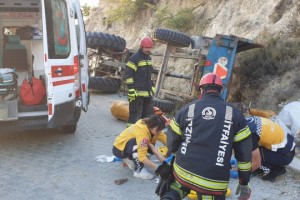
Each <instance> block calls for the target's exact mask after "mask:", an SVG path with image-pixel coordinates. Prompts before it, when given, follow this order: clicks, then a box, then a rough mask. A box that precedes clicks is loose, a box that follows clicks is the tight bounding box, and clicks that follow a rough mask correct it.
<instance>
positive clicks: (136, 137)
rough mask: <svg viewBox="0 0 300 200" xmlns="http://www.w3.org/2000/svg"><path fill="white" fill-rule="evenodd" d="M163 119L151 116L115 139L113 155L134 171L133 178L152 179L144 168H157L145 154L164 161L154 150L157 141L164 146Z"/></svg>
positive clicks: (165, 140)
mask: <svg viewBox="0 0 300 200" xmlns="http://www.w3.org/2000/svg"><path fill="white" fill-rule="evenodd" d="M164 128H165V119H164V117H163V116H160V115H152V116H151V117H150V118H145V119H140V120H138V121H137V122H136V123H135V124H133V125H132V126H130V127H127V128H126V129H125V130H124V131H123V132H122V133H121V134H120V135H119V136H117V138H116V139H115V142H114V145H113V150H112V152H113V154H114V155H115V156H116V157H118V158H123V162H124V163H126V164H127V165H128V167H129V168H130V169H131V170H134V174H133V176H134V177H136V178H141V179H153V178H154V176H153V175H152V174H150V173H149V172H148V171H147V170H146V169H145V168H144V164H145V165H147V166H148V167H151V168H153V169H154V170H155V169H156V168H157V165H156V164H155V163H154V162H152V161H151V160H150V159H148V158H147V152H151V154H154V155H155V156H156V157H157V159H158V160H159V161H160V162H163V161H164V160H165V158H164V156H163V155H162V154H160V152H159V151H158V150H156V149H155V147H154V145H155V143H156V142H157V141H160V142H161V143H162V144H164V145H166V142H167V138H166V134H165V133H164V132H163V131H162V130H163V129H164Z"/></svg>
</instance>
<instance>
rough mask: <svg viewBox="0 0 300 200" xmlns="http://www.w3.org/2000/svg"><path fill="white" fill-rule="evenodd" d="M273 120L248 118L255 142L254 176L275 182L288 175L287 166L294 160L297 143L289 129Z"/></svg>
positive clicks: (253, 154)
mask: <svg viewBox="0 0 300 200" xmlns="http://www.w3.org/2000/svg"><path fill="white" fill-rule="evenodd" d="M271 119H272V118H270V119H267V118H263V117H258V116H250V117H246V120H247V123H248V126H249V128H250V131H251V133H252V142H253V149H252V174H253V175H262V179H263V180H266V181H271V182H275V180H276V178H277V177H278V176H280V175H283V174H285V173H286V169H285V166H287V165H289V164H290V163H291V162H292V160H293V159H294V156H295V142H294V137H293V136H292V135H291V134H290V131H289V129H287V128H285V127H281V126H280V125H279V124H278V123H276V122H274V121H272V120H271Z"/></svg>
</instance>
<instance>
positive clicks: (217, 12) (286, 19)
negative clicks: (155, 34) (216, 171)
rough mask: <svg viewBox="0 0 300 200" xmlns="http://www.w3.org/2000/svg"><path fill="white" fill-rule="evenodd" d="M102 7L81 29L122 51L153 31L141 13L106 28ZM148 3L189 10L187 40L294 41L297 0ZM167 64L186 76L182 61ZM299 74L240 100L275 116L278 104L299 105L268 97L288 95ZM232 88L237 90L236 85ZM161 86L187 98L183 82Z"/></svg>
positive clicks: (157, 61) (150, 18)
mask: <svg viewBox="0 0 300 200" xmlns="http://www.w3.org/2000/svg"><path fill="white" fill-rule="evenodd" d="M102 2H104V3H102ZM105 2H108V1H101V2H100V3H101V5H100V7H96V8H93V9H92V10H91V13H90V16H89V18H88V19H87V21H86V29H87V30H88V31H101V32H106V33H110V34H115V35H118V36H120V37H123V38H124V39H125V40H126V42H127V48H131V49H132V48H137V47H138V42H139V40H140V38H142V37H143V36H145V35H150V33H151V32H152V30H153V28H154V26H155V25H154V20H155V16H156V13H155V11H154V10H152V9H149V8H146V9H144V10H142V11H141V12H139V13H138V14H137V16H136V18H135V19H134V20H133V21H130V22H126V23H125V22H113V23H112V24H107V20H106V18H107V11H108V10H109V9H111V8H112V7H114V6H115V5H112V3H105ZM151 2H156V3H157V7H158V8H164V7H168V9H170V10H172V11H173V12H174V13H175V12H176V11H178V10H181V9H183V8H192V9H193V14H194V26H193V28H191V29H190V30H188V31H186V33H187V34H189V35H191V36H192V35H202V36H208V37H214V35H215V34H226V35H230V34H232V35H236V36H239V37H244V38H249V39H252V40H254V41H255V42H258V43H261V44H264V43H266V41H268V39H270V38H271V37H276V38H281V39H288V38H291V37H299V36H300V28H299V27H300V26H299V24H300V13H299V12H300V1H299V0H268V1H262V0H214V1H207V0H164V1H161V0H154V1H151ZM164 48H165V45H157V47H156V48H155V50H158V51H163V50H164ZM153 60H154V65H155V66H157V67H158V68H159V67H160V66H161V58H158V57H153ZM169 65H170V67H169V69H168V70H169V71H173V70H174V71H175V72H176V73H179V74H191V73H192V72H193V65H194V63H193V62H191V61H186V60H182V59H171V60H170V61H169ZM299 73H300V70H299V65H298V67H296V68H295V69H294V70H291V71H289V72H288V73H287V74H285V75H284V76H283V77H275V78H274V79H273V80H268V82H267V83H266V84H264V85H261V86H260V87H261V88H258V90H259V91H263V92H260V93H258V92H253V91H251V90H249V91H247V90H245V91H244V92H243V96H244V98H243V99H244V100H245V101H247V102H251V103H252V105H254V106H256V107H261V108H266V109H272V110H275V111H278V110H280V107H279V106H278V105H279V104H285V103H288V102H290V101H295V100H300V94H299V92H298V93H296V94H294V93H293V94H292V95H289V96H288V97H286V98H282V100H278V99H277V100H274V98H276V97H274V96H273V95H276V94H278V92H279V91H281V90H284V89H283V88H282V87H285V88H287V89H285V90H288V88H289V87H291V86H292V85H293V84H292V83H290V81H295V80H294V79H295V77H299V75H300V74H299ZM174 82H175V83H176V84H174ZM235 85H236V86H237V87H238V83H236V84H235ZM174 86H176V87H174ZM177 86H179V87H177ZM164 87H165V88H168V89H172V90H174V91H181V92H187V93H188V92H189V91H190V88H191V86H190V83H188V82H187V81H185V80H179V79H173V80H170V79H169V78H167V79H166V81H165V85H164ZM295 87H296V88H298V89H299V88H300V85H299V84H298V85H297V84H296V85H295ZM276 89H278V90H276ZM233 90H235V88H233ZM287 93H288V92H287ZM277 96H278V95H277ZM279 96H280V95H279Z"/></svg>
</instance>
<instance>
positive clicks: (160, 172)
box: [155, 161, 173, 179]
mask: <svg viewBox="0 0 300 200" xmlns="http://www.w3.org/2000/svg"><path fill="white" fill-rule="evenodd" d="M155 174H156V176H160V178H162V179H167V178H168V177H169V175H170V174H173V166H172V165H169V164H168V163H166V162H165V161H164V162H163V163H162V164H161V165H159V166H158V168H157V169H156V170H155Z"/></svg>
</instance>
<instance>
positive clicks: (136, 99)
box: [124, 36, 155, 127]
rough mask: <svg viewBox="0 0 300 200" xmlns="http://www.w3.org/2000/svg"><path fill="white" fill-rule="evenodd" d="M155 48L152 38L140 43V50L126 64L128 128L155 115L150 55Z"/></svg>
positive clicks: (145, 38) (143, 39)
mask: <svg viewBox="0 0 300 200" xmlns="http://www.w3.org/2000/svg"><path fill="white" fill-rule="evenodd" d="M152 47H153V40H152V39H151V37H148V36H146V37H144V38H142V39H141V41H140V48H139V50H138V51H137V52H136V53H134V54H133V55H132V56H131V57H130V58H129V61H128V62H127V64H126V69H125V77H124V78H125V83H126V84H127V88H128V100H129V118H128V123H127V127H128V126H130V125H132V124H134V123H135V122H136V121H137V120H139V119H142V118H145V117H149V116H150V115H152V114H153V102H152V97H153V96H154V92H155V87H154V84H153V82H152V80H151V73H152V70H153V67H152V60H151V57H150V53H151V50H152Z"/></svg>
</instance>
